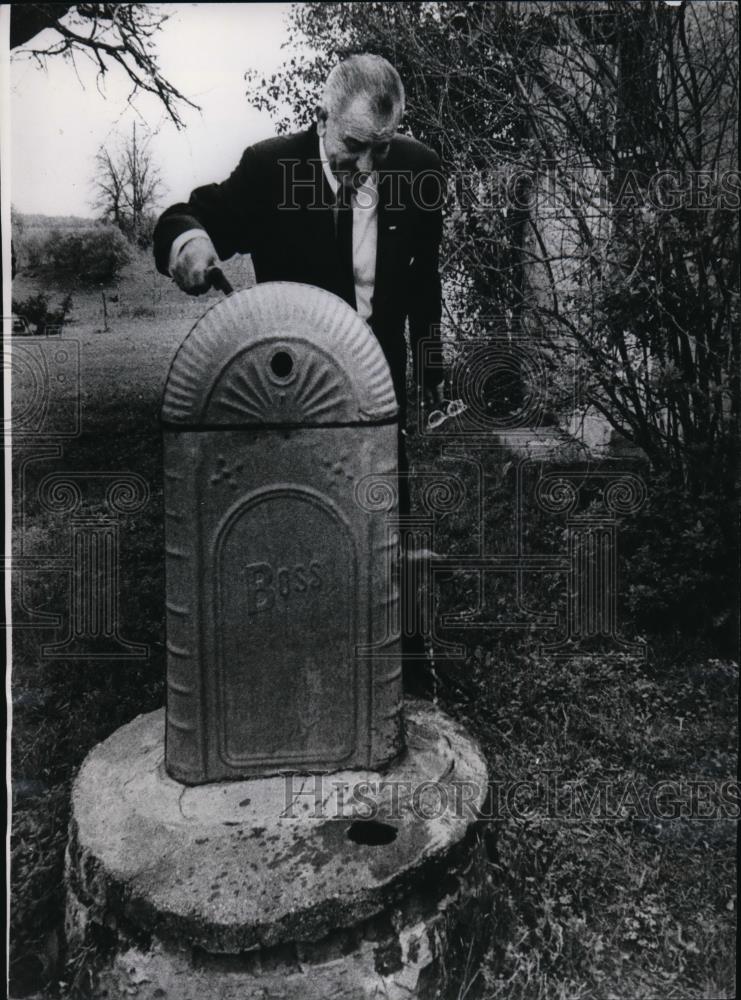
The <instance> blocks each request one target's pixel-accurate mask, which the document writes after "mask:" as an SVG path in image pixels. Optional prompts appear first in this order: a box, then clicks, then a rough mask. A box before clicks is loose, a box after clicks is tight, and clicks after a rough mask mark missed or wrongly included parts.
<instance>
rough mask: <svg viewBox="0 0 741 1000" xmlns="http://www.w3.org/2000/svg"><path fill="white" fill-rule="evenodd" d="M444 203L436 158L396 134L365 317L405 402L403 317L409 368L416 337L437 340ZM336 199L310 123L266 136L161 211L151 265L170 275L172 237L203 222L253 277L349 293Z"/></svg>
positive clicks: (429, 380) (425, 376)
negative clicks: (226, 170) (223, 171)
mask: <svg viewBox="0 0 741 1000" xmlns="http://www.w3.org/2000/svg"><path fill="white" fill-rule="evenodd" d="M443 199H444V186H443V181H442V176H441V174H440V160H439V159H438V157H437V155H436V154H435V153H434V152H433V151H432V150H431V149H429V148H428V147H427V146H424V145H423V144H422V143H421V142H418V141H417V140H416V139H411V138H409V137H408V136H402V135H397V136H395V137H394V139H393V140H392V143H391V148H390V151H389V154H388V157H387V160H386V162H385V163H384V166H383V169H382V170H381V171H380V172H379V175H378V252H377V257H376V279H375V288H374V295H373V314H372V317H371V319H370V321H369V322H370V326H371V328H372V329H373V331H374V333H375V334H376V336H377V337H378V340H379V342H380V344H381V346H382V348H383V350H384V353H385V354H386V357H387V359H388V362H389V366H390V368H391V374H392V376H393V379H394V385H395V388H396V394H397V398H398V400H399V403H400V405H401V406H402V407H403V405H404V400H405V395H406V345H405V340H404V324H405V320H406V318H407V317H408V318H409V332H410V337H411V346H412V356H413V358H414V359H415V364H416V359H417V344H418V342H419V340H420V339H421V338H423V337H438V336H439V334H438V329H437V328H438V324H439V322H440V312H441V293H440V277H439V273H438V251H439V245H440V236H441V230H442V202H443ZM333 205H334V195H333V193H332V190H331V188H330V186H329V184H328V183H327V180H326V177H325V176H324V171H323V170H322V165H321V161H320V159H319V139H318V136H317V133H316V127H315V126H313V127H312V128H310V129H308V130H307V131H305V132H298V133H296V134H294V135H289V136H281V137H278V138H275V139H267V140H265V141H264V142H259V143H257V144H256V145H254V146H250V147H249V148H248V149H246V150H245V152H244V154H243V155H242V159H241V161H240V163H239V166H238V167H237V168H236V170H235V171H234V172H233V173H232V175H231V176H230V177H229V178H228V179H227V180H225V181H224V182H223V183H221V184H209V185H207V186H205V187H200V188H197V189H196V190H195V191H193V193H192V194H191V196H190V200H189V201H188V203H187V204H180V205H173V206H172V207H171V208H168V209H167V211H165V212H164V213H163V215H162V216H161V217H160V219H159V221H158V223H157V226H156V229H155V232H154V252H155V259H156V262H157V267H158V269H159V270H160V271H161V272H162V273H163V274H167V273H168V258H169V253H170V247H171V245H172V242H173V240H174V239H175V238H176V237H177V236H178V235H179V234H180V233H182V232H185V231H186V230H187V229H192V228H202V229H205V230H206V232H207V233H208V235H209V236H210V237H211V240H212V241H213V244H214V246H215V247H216V251H217V253H218V254H219V257H221V258H222V259H226V258H227V257H231V256H232V255H233V254H235V253H250V254H251V255H252V261H253V265H254V268H255V274H256V277H257V280H258V281H300V282H306V283H308V284H311V285H317V286H319V287H320V288H326V289H327V290H328V291H331V292H335V293H336V294H338V295H340V296H342V297H344V298H346V299H348V294H347V282H346V276H347V272H346V270H345V271H344V272H343V268H342V266H341V264H340V260H339V256H338V253H337V244H336V240H335V235H334V213H333ZM343 274H344V280H343ZM417 377H418V378H421V379H422V380H423V381H424V382H425V383H426V384H430V385H435V384H437V383H438V382H439V381H440V380H441V371H440V368H439V366H438V364H437V363H436V364H435V365H434V366H432V367H430V366H429V365H428V366H426V368H425V370H423V371H421V372H418V373H417Z"/></svg>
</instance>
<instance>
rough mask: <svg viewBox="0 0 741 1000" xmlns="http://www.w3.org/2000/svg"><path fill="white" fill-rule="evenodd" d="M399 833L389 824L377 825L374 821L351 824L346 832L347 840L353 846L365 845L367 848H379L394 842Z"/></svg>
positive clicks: (361, 820) (366, 820)
mask: <svg viewBox="0 0 741 1000" xmlns="http://www.w3.org/2000/svg"><path fill="white" fill-rule="evenodd" d="M398 832H399V831H398V830H397V829H396V827H395V826H391V825H390V824H389V823H379V822H378V820H375V819H359V820H356V821H355V822H354V823H351V824H350V826H349V828H348V831H347V839H348V840H352V842H353V843H354V844H365V845H367V846H368V847H381V846H383V845H384V844H390V843H392V842H393V841H394V840H396V835H397V833H398Z"/></svg>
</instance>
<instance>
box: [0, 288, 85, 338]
mask: <svg viewBox="0 0 741 1000" xmlns="http://www.w3.org/2000/svg"><path fill="white" fill-rule="evenodd" d="M71 311H72V296H71V295H70V294H67V295H65V297H64V298H63V299H62V303H61V305H60V306H59V308H58V309H53V308H49V300H48V298H47V297H46V295H44V293H43V292H40V293H39V294H38V295H30V296H29V297H28V298H27V299H17V300H15V299H14V300H13V315H14V316H18V317H20V318H21V319H24V320H25V321H26V323H28V324H29V325H30V326H33V327H34V328H35V329H34V333H36V334H39V335H43V334H48V333H56V332H57V329H55V328H58V327H62V326H64V324H65V322H66V320H67V317H68V315H69V314H70V312H71Z"/></svg>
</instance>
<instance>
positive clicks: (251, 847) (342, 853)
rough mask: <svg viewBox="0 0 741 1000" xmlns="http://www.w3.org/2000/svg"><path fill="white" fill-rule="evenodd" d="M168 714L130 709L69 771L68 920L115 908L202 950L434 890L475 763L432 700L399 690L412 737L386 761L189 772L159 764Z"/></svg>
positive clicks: (326, 924) (304, 931)
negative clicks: (208, 779)
mask: <svg viewBox="0 0 741 1000" xmlns="http://www.w3.org/2000/svg"><path fill="white" fill-rule="evenodd" d="M164 724H165V719H164V711H158V712H154V713H151V714H149V715H144V716H140V717H138V718H137V719H135V720H134V721H133V722H131V723H129V724H128V725H127V726H124V727H123V728H121V729H119V730H118V731H117V732H116V733H114V734H113V735H112V736H111V737H110V738H109V739H108V740H106V741H105V742H103V743H101V744H99V745H98V746H97V747H96V748H95V749H94V750H93V751H92V752H91V753H90V755H89V756H88V757H87V759H86V760H85V762H84V764H83V766H82V768H81V770H80V772H79V774H78V777H77V780H76V782H75V786H74V789H73V798H72V821H71V828H70V843H69V850H68V882H69V888H70V898H71V900H72V903H71V906H72V908H73V910H74V909H75V907H77V908H78V909H80V908H81V910H84V917H82V916H79V913H78V916H75V915H74V913H73V914H72V917H71V920H72V923H73V924H76V925H77V929H78V931H79V930H80V926H81V923H84V922H85V921H90V920H92V921H97V922H98V923H100V924H101V925H106V924H108V925H109V926H110V925H111V922H112V923H113V926H122V925H123V926H126V927H128V928H130V929H131V930H132V931H135V932H136V934H138V935H140V936H144V937H145V938H146V937H147V936H148V935H149V936H151V935H154V936H155V937H156V939H157V941H158V942H165V943H166V944H169V945H178V944H180V945H183V944H184V945H186V946H187V947H188V948H189V949H191V950H192V949H193V948H197V949H202V950H204V951H205V952H207V953H213V954H219V953H220V954H224V953H227V954H237V953H243V952H246V951H249V950H250V949H255V948H266V947H267V948H275V947H276V946H279V945H281V944H285V943H292V944H295V943H296V942H316V941H317V940H320V939H321V938H322V937H323V936H325V935H327V934H336V933H337V931H338V929H341V928H352V927H357V926H358V925H359V924H361V923H362V922H366V923H367V922H368V921H369V920H371V921H372V919H373V918H374V917H377V916H379V915H382V914H385V913H388V912H389V911H390V909H393V907H394V906H395V905H396V904H398V905H400V906H401V905H402V903H403V901H404V900H405V899H407V898H408V897H409V896H410V894H412V895H413V894H414V892H415V891H417V890H418V889H419V887H420V886H422V885H427V886H432V887H433V888H434V887H436V886H437V887H439V893H440V895H441V896H444V894H445V884H444V883H445V877H446V873H447V872H449V871H450V870H451V869H452V868H454V867H455V862H456V854H457V853H460V854H461V855H465V854H466V852H469V853H470V839H471V828H472V823H473V821H474V819H475V813H476V810H477V809H479V808H480V807H481V806H482V805H483V801H484V797H485V795H486V786H487V771H486V765H485V762H484V759H483V757H482V755H481V753H480V751H479V749H478V747H477V746H476V744H475V743H474V742H473V740H472V739H471V738H470V736H468V735H467V734H466V732H465V731H464V730H463V729H462V728H461V727H460V726H458V725H457V724H456V723H454V722H453V721H452V720H451V719H449V718H448V717H447V716H445V715H444V714H443V713H442V712H440V711H439V710H438V709H437V708H436V707H434V706H433V705H431V704H429V703H426V702H418V701H413V702H408V703H407V706H406V728H407V746H408V750H407V753H406V754H405V755H404V757H403V758H402V759H401V760H400V761H398V762H397V763H395V764H394V765H393V766H392V767H391V768H390V769H389V770H387V771H386V772H385V773H384V774H380V773H378V772H372V771H365V772H364V771H352V772H338V773H336V774H333V775H324V776H318V775H317V776H313V775H303V776H298V775H293V776H282V777H281V776H279V777H272V778H261V779H249V780H241V781H234V782H221V783H215V784H208V785H200V786H196V787H187V786H184V785H182V784H180V783H178V782H176V781H174V780H173V779H171V778H170V777H169V776H168V775H167V773H166V771H165V767H164ZM351 836H354V837H355V838H356V840H357V841H359V842H356V840H353V839H351ZM391 838H393V839H391ZM384 839H389V840H390V842H388V843H383V842H371V843H368V842H364V841H368V840H371V841H379V840H380V841H383V840H384ZM80 912H81V911H80ZM68 917H69V914H68ZM410 919H411V918H410Z"/></svg>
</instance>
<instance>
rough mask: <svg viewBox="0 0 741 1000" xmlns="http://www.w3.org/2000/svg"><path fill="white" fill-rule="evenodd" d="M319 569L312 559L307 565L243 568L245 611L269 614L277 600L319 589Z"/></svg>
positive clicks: (260, 564) (320, 583)
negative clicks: (277, 598)
mask: <svg viewBox="0 0 741 1000" xmlns="http://www.w3.org/2000/svg"><path fill="white" fill-rule="evenodd" d="M321 572H322V567H321V564H320V563H318V562H316V561H315V560H314V561H312V562H310V563H309V565H308V566H306V565H304V564H303V563H298V564H297V565H295V566H279V567H278V568H277V569H274V568H273V567H272V566H271V565H270V564H269V563H266V562H260V563H251V564H250V565H249V566H245V568H244V580H245V589H246V591H247V612H248V613H249V614H259V613H260V612H261V611H269V610H270V609H271V608H272V607H273V606H274V604H275V600H276V597H280V598H283V599H284V600H286V599H288V598H290V597H291V596H292V595H294V594H304V593H306V592H307V591H309V590H319V588H320V587H321V585H322V576H321Z"/></svg>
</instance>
